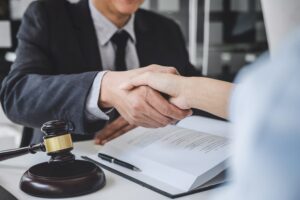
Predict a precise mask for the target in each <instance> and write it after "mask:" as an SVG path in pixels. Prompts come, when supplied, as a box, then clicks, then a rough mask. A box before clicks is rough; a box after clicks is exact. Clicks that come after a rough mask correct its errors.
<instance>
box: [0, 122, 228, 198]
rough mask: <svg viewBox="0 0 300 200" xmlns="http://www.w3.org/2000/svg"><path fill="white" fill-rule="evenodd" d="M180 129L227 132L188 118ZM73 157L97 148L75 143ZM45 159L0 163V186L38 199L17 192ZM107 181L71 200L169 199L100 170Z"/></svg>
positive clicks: (30, 157) (203, 194)
mask: <svg viewBox="0 0 300 200" xmlns="http://www.w3.org/2000/svg"><path fill="white" fill-rule="evenodd" d="M178 125H179V126H181V127H186V128H192V129H197V130H200V131H204V132H205V131H208V132H214V133H216V134H220V135H224V136H225V135H227V134H228V131H229V124H228V123H225V122H220V121H214V120H210V119H206V118H202V117H190V118H189V119H186V120H183V121H182V122H180V123H179V124H178ZM74 147H75V148H74V151H73V153H74V154H75V155H76V156H77V158H78V157H79V156H82V155H92V154H95V153H97V152H98V151H99V150H100V149H101V146H96V145H94V144H93V141H86V142H78V143H75V144H74ZM48 159H49V158H48V157H47V156H46V155H45V154H44V153H37V154H35V155H25V156H21V157H18V158H14V159H10V160H6V161H3V162H0V185H1V186H2V187H4V188H5V189H6V190H8V191H9V192H11V193H12V194H13V195H14V196H16V197H17V198H18V199H22V200H23V199H24V200H25V199H30V200H34V199H41V198H34V197H32V196H29V195H27V194H25V193H24V192H22V191H21V190H20V189H19V181H20V178H21V176H22V175H23V173H24V172H25V171H26V170H27V169H28V168H29V167H31V166H32V165H35V164H37V163H40V162H44V161H48ZM104 173H105V175H106V178H107V183H106V186H105V187H104V188H103V189H102V190H99V191H97V192H95V193H92V194H89V195H84V196H81V197H76V198H72V199H91V200H94V199H95V200H96V199H97V200H99V199H132V200H134V199H138V200H140V199H143V200H148V199H149V200H150V199H151V200H152V199H162V200H163V199H169V198H168V197H165V196H163V195H161V194H158V193H156V192H153V191H152V190H149V189H147V188H144V187H142V186H140V185H138V184H136V183H133V182H131V181H129V180H127V179H125V178H122V177H120V176H117V175H115V174H113V173H111V172H109V171H107V170H104ZM218 190H220V189H218V188H217V189H213V190H209V191H205V192H201V193H197V194H193V195H189V196H186V197H182V198H178V200H188V199H189V200H194V199H200V200H201V199H205V200H209V199H211V197H212V196H213V194H215V193H216V191H218Z"/></svg>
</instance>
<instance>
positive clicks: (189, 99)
mask: <svg viewBox="0 0 300 200" xmlns="http://www.w3.org/2000/svg"><path fill="white" fill-rule="evenodd" d="M193 80H194V77H184V78H183V80H182V83H181V85H182V89H181V90H182V98H183V100H184V101H185V104H186V106H187V107H188V108H195V106H194V100H195V99H194V94H193V93H194V90H193V89H192V88H194V87H197V86H196V85H195V84H193V83H194V81H193Z"/></svg>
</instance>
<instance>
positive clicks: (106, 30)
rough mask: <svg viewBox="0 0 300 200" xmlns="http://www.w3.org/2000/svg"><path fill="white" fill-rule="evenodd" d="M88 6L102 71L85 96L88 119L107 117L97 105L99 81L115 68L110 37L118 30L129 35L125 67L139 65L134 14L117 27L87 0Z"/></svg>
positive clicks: (130, 67)
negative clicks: (123, 24) (122, 25)
mask: <svg viewBox="0 0 300 200" xmlns="http://www.w3.org/2000/svg"><path fill="white" fill-rule="evenodd" d="M89 8H90V12H91V17H92V19H93V23H94V27H95V30H96V35H97V39H98V47H99V51H100V57H101V61H102V67H103V71H101V72H99V73H98V74H97V76H96V77H95V79H94V82H93V85H92V87H91V90H90V93H89V95H88V98H87V104H86V114H87V116H88V118H89V119H90V120H98V119H104V120H109V117H108V115H107V114H106V113H104V112H103V111H102V110H101V109H100V108H99V107H98V99H99V95H100V88H101V81H102V78H103V76H104V74H105V73H106V72H107V71H108V70H112V71H113V70H115V65H114V62H115V53H116V46H115V45H114V44H113V43H112V42H111V41H110V39H111V37H112V36H113V35H114V34H115V33H116V32H118V31H120V30H125V31H127V33H128V34H129V35H130V39H129V40H128V43H127V46H126V52H125V62H126V67H127V69H128V70H129V69H134V68H138V67H139V65H140V64H139V59H138V55H137V51H136V46H135V44H136V37H135V33H134V17H135V16H134V15H132V16H131V17H130V19H129V21H128V22H127V24H126V25H125V26H124V27H123V28H121V29H118V28H117V27H116V26H115V25H114V24H113V23H112V22H111V21H110V20H109V19H107V18H106V17H105V16H104V15H102V13H101V12H100V11H98V10H97V9H96V8H95V6H94V5H93V3H92V0H89Z"/></svg>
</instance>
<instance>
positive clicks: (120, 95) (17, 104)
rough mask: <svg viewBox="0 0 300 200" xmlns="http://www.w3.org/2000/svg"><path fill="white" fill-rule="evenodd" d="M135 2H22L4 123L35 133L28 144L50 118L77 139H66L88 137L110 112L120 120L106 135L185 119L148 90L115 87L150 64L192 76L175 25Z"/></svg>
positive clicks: (3, 93)
mask: <svg viewBox="0 0 300 200" xmlns="http://www.w3.org/2000/svg"><path fill="white" fill-rule="evenodd" d="M142 2H143V0H126V1H123V0H101V1H100V0H81V1H80V2H79V3H77V4H71V3H69V2H67V1H65V0H40V1H36V2H34V3H32V4H31V5H30V7H29V8H28V10H27V11H26V13H25V15H24V18H23V21H22V25H21V27H20V30H19V33H18V35H17V37H18V40H19V46H18V49H17V59H16V61H15V63H14V64H13V66H12V69H11V71H10V73H9V74H8V76H7V77H6V78H5V80H4V81H3V85H2V88H1V103H2V106H3V109H4V112H5V113H6V114H7V116H8V117H9V118H10V119H11V120H12V121H14V122H16V123H19V124H23V125H24V126H26V127H34V128H36V129H35V131H34V134H33V138H32V139H31V143H35V142H39V141H40V140H41V137H42V134H41V133H40V131H39V130H38V128H39V127H40V126H41V125H42V123H44V122H46V121H49V120H53V119H63V120H66V121H69V122H71V123H72V124H73V125H74V128H75V130H74V132H75V133H78V134H79V135H80V134H81V135H83V136H74V137H79V139H82V138H83V137H86V138H91V137H93V133H95V132H97V131H99V130H101V129H102V128H103V127H104V126H105V125H106V124H107V120H109V118H113V116H110V115H111V113H113V112H111V109H110V108H116V110H117V111H118V112H119V113H120V114H121V116H122V117H119V118H118V119H117V120H116V121H115V122H113V128H112V127H109V128H110V130H114V131H122V130H125V131H126V130H129V129H131V128H133V126H134V125H142V126H145V127H161V126H165V125H166V124H168V123H171V122H174V121H176V120H180V119H182V118H184V117H186V116H187V115H189V114H190V111H183V110H180V109H178V108H177V107H175V106H173V105H172V104H170V103H169V102H168V101H167V100H165V99H164V98H163V97H162V96H161V95H160V94H159V93H157V92H156V91H154V90H152V89H151V88H148V87H140V88H137V89H135V90H133V91H131V92H129V93H124V91H121V90H120V89H119V85H120V84H121V83H122V81H125V80H128V79H130V78H132V77H134V76H135V75H136V74H138V73H139V72H140V70H143V69H138V70H130V69H134V68H136V67H139V66H147V65H151V64H153V63H155V64H159V65H164V66H174V67H176V69H177V71H178V72H179V73H180V74H182V75H186V76H189V75H194V73H195V71H194V69H193V67H192V65H191V64H190V62H189V59H188V53H187V51H186V48H185V43H184V39H183V37H182V34H181V31H180V29H179V27H178V25H177V24H176V23H174V22H173V21H172V20H170V19H167V18H165V17H162V16H160V15H158V14H154V13H152V12H150V11H145V10H142V9H139V6H140V4H141V3H142ZM126 70H129V71H126ZM151 70H165V71H166V72H170V73H174V70H173V69H161V68H159V67H155V66H154V67H152V68H151ZM114 71H119V72H114ZM86 133H91V134H87V136H84V134H86ZM113 135H114V134H113V133H110V134H106V136H105V137H106V138H111V137H113ZM102 140H103V138H102ZM98 142H99V141H98Z"/></svg>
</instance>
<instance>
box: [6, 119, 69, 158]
mask: <svg viewBox="0 0 300 200" xmlns="http://www.w3.org/2000/svg"><path fill="white" fill-rule="evenodd" d="M72 129H73V128H72V126H71V125H70V124H67V123H66V122H64V121H59V120H54V121H49V122H47V123H45V124H43V126H42V128H41V130H42V132H43V133H44V134H45V136H44V137H43V140H44V141H43V142H42V143H39V144H32V145H29V146H27V147H22V148H16V149H10V150H4V151H0V161H3V160H7V159H10V158H14V157H18V156H21V155H25V154H28V153H31V154H35V153H37V152H39V151H42V152H47V154H48V155H49V156H51V159H50V162H54V161H69V160H74V159H75V156H74V155H73V154H71V153H70V152H71V150H72V149H73V142H72V137H71V134H70V133H69V131H71V130H72Z"/></svg>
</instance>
